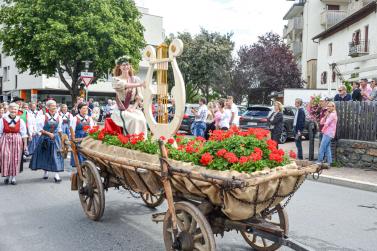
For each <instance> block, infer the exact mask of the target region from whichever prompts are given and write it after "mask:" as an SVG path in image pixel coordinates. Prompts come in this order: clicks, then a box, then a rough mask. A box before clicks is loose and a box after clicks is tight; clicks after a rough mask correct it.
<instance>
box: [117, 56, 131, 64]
mask: <svg viewBox="0 0 377 251" xmlns="http://www.w3.org/2000/svg"><path fill="white" fill-rule="evenodd" d="M123 63H131V57H130V56H127V55H124V56H121V57H119V58H117V59H116V60H115V64H117V65H120V64H123Z"/></svg>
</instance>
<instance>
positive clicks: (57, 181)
mask: <svg viewBox="0 0 377 251" xmlns="http://www.w3.org/2000/svg"><path fill="white" fill-rule="evenodd" d="M54 180H55V183H60V182H61V181H62V179H57V178H54Z"/></svg>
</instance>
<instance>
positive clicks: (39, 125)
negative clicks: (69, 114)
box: [37, 112, 63, 132]
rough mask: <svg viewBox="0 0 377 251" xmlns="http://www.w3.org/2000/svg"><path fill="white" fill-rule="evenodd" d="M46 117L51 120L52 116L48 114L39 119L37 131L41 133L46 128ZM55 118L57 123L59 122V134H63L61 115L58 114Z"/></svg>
mask: <svg viewBox="0 0 377 251" xmlns="http://www.w3.org/2000/svg"><path fill="white" fill-rule="evenodd" d="M46 116H47V120H50V119H51V116H50V114H49V113H46V114H45V115H43V116H39V117H38V119H37V131H38V132H41V131H42V130H43V127H44V126H45V120H46ZM53 117H54V119H55V120H56V121H59V125H58V132H62V131H63V130H62V124H63V120H62V118H61V117H60V115H59V113H57V112H56V113H55V114H54V116H53Z"/></svg>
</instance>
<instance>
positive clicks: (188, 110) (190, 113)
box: [185, 105, 199, 116]
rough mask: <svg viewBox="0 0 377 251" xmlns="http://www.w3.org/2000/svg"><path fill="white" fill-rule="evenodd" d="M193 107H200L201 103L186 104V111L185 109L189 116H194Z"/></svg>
mask: <svg viewBox="0 0 377 251" xmlns="http://www.w3.org/2000/svg"><path fill="white" fill-rule="evenodd" d="M192 108H195V109H196V110H198V109H199V105H190V106H186V111H185V114H187V115H189V116H194V114H192V112H191V109H192Z"/></svg>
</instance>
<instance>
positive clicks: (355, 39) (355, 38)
mask: <svg viewBox="0 0 377 251" xmlns="http://www.w3.org/2000/svg"><path fill="white" fill-rule="evenodd" d="M360 37H361V32H360V30H357V31H355V32H354V33H353V34H352V43H353V44H354V45H358V44H360Z"/></svg>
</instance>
